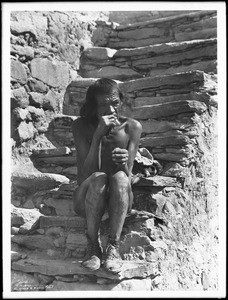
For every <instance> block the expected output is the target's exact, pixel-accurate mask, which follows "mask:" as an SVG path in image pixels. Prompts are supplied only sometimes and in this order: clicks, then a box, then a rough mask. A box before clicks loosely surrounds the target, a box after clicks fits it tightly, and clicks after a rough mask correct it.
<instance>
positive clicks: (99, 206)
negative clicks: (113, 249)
mask: <svg viewBox="0 0 228 300" xmlns="http://www.w3.org/2000/svg"><path fill="white" fill-rule="evenodd" d="M106 200H107V175H106V174H105V173H101V172H96V173H94V174H93V175H92V177H91V180H90V184H89V187H88V190H87V193H86V198H85V212H86V220H87V233H88V236H89V238H90V240H91V241H92V242H96V241H97V240H98V232H99V228H100V223H101V218H102V216H103V214H104V212H105V208H106V206H107V203H106Z"/></svg>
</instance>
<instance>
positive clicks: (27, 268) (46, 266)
mask: <svg viewBox="0 0 228 300" xmlns="http://www.w3.org/2000/svg"><path fill="white" fill-rule="evenodd" d="M121 264H122V267H121V270H120V272H119V273H118V274H113V273H111V272H107V271H106V270H105V269H103V268H102V267H101V268H100V269H99V270H97V271H90V270H87V269H86V268H84V267H83V266H82V265H81V261H79V260H72V259H70V260H30V259H25V260H19V261H16V262H14V263H13V264H12V269H13V270H16V271H21V272H25V273H40V274H44V275H49V276H53V275H54V276H55V275H58V276H64V275H75V274H80V275H95V276H97V277H102V278H108V279H116V280H122V279H130V278H146V277H148V276H156V275H158V274H159V271H158V266H157V263H154V262H153V263H152V262H150V263H148V262H138V261H137V262H133V261H121Z"/></svg>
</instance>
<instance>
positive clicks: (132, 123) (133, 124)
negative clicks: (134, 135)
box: [123, 118, 142, 132]
mask: <svg viewBox="0 0 228 300" xmlns="http://www.w3.org/2000/svg"><path fill="white" fill-rule="evenodd" d="M123 120H125V122H126V125H127V127H128V130H129V132H132V131H137V132H139V131H140V132H141V131H142V125H141V123H140V122H139V121H137V120H135V119H132V118H123Z"/></svg>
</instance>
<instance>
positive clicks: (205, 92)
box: [63, 71, 217, 135]
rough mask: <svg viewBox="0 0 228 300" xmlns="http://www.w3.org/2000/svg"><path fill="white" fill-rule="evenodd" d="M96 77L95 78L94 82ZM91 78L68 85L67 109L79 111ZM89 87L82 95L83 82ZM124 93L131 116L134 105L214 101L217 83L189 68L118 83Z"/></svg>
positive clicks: (64, 104) (64, 105) (126, 109)
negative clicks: (180, 71)
mask: <svg viewBox="0 0 228 300" xmlns="http://www.w3.org/2000/svg"><path fill="white" fill-rule="evenodd" d="M94 81H95V80H93V82H94ZM90 83H91V81H89V80H84V79H83V80H82V79H78V80H75V81H73V82H72V83H70V84H69V85H68V87H67V90H66V93H65V96H64V99H65V100H64V103H63V111H64V114H66V115H67V114H68V112H70V113H71V114H72V113H75V114H79V110H78V108H79V107H81V106H82V102H83V100H84V99H85V96H86V90H87V88H88V87H89V85H90ZM82 84H83V86H84V87H85V89H83V92H81V96H80V97H78V96H77V95H78V91H79V90H80V89H81V85H82ZM118 85H119V86H120V88H121V90H122V91H123V93H124V96H125V98H124V103H123V104H124V105H123V111H122V113H123V114H125V113H127V114H128V115H131V113H132V110H131V108H133V107H136V106H142V105H145V104H146V105H153V104H161V103H166V102H172V101H177V100H197V101H201V102H204V103H206V104H207V105H211V104H213V102H215V101H216V100H214V99H212V98H213V97H214V96H213V95H215V94H216V85H217V84H216V82H215V79H214V77H213V76H211V75H208V74H205V73H204V72H203V71H188V72H182V73H175V74H169V75H157V76H151V77H146V78H142V79H135V80H130V81H128V82H118ZM63 135H64V132H63Z"/></svg>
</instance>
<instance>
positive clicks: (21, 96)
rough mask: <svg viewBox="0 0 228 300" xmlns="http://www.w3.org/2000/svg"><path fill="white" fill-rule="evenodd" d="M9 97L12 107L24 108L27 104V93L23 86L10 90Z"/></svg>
mask: <svg viewBox="0 0 228 300" xmlns="http://www.w3.org/2000/svg"><path fill="white" fill-rule="evenodd" d="M10 98H11V107H12V108H16V107H20V108H26V107H28V106H29V99H28V94H27V93H26V91H25V89H24V87H20V88H18V89H15V90H12V91H11V95H10Z"/></svg>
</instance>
